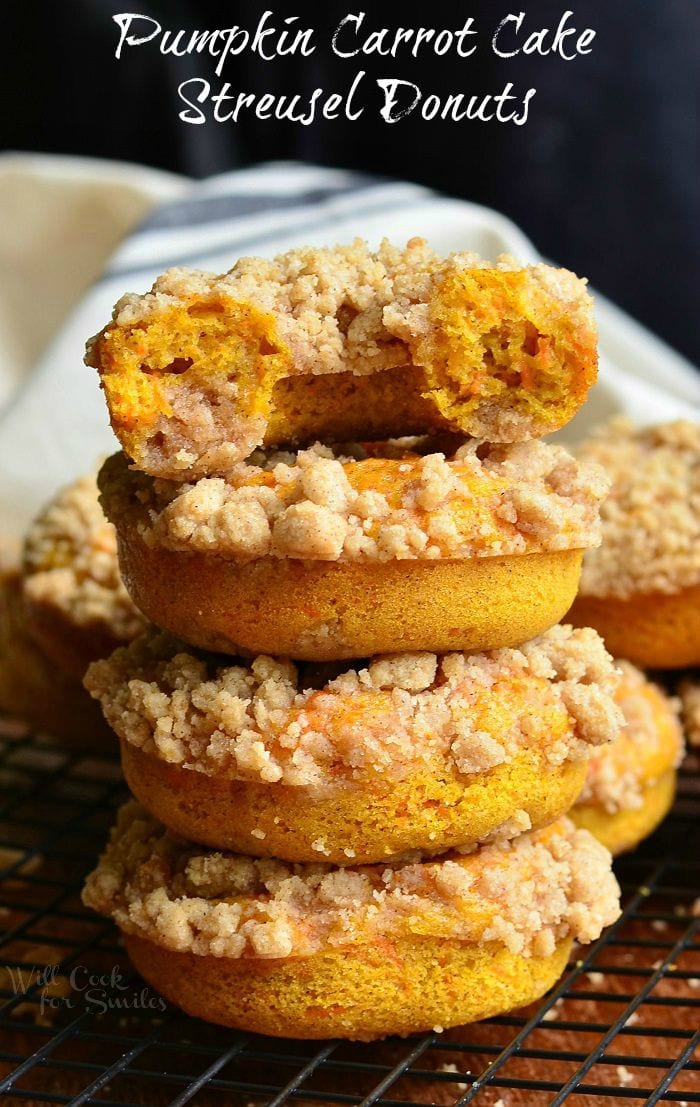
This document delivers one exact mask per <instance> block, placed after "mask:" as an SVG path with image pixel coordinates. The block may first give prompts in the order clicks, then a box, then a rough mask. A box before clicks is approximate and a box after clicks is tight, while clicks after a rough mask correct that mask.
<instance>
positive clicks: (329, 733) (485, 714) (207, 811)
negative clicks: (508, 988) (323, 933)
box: [85, 626, 621, 865]
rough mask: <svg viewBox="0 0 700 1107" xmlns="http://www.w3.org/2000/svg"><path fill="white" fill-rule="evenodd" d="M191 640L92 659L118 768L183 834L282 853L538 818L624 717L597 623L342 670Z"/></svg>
mask: <svg viewBox="0 0 700 1107" xmlns="http://www.w3.org/2000/svg"><path fill="white" fill-rule="evenodd" d="M186 651H187V647H185V646H184V645H183V644H182V643H180V642H177V641H175V640H173V639H172V638H171V637H170V636H169V635H168V634H164V633H161V632H156V631H153V632H151V633H150V634H146V635H144V636H143V637H141V638H139V639H137V640H136V641H135V642H133V643H132V644H131V645H130V646H128V647H125V648H122V649H119V650H117V651H116V653H115V654H114V655H113V656H112V657H111V658H109V659H107V660H104V661H98V662H95V663H94V664H93V665H92V666H91V667H90V669H89V670H88V673H87V675H86V679H85V686H86V688H87V689H88V690H89V691H90V693H91V694H92V695H93V696H94V697H95V698H97V699H99V701H100V703H101V704H102V707H103V710H104V713H105V718H106V719H107V722H108V723H109V724H110V726H112V727H113V728H114V730H115V731H116V733H117V734H118V735H119V737H120V739H121V743H122V764H123V768H124V775H125V777H126V780H127V783H128V785H129V787H130V789H131V791H132V793H133V794H134V795H135V796H136V798H137V799H138V800H139V801H140V802H141V803H142V804H143V806H144V807H145V808H146V809H147V810H148V811H150V812H151V814H153V815H154V816H155V817H157V818H158V819H160V821H161V822H163V823H164V824H165V825H166V826H167V827H168V828H169V829H170V830H171V831H173V832H174V833H176V834H179V835H181V836H182V837H184V838H190V839H191V840H193V841H196V842H201V843H203V844H204V845H208V846H213V847H215V848H221V849H231V850H234V851H237V852H241V853H250V854H256V855H260V856H266V857H282V858H284V859H285V860H290V861H316V860H329V861H332V862H333V863H334V864H338V865H347V864H356V863H365V862H374V861H381V860H383V859H386V858H391V857H395V856H397V855H400V854H404V853H406V852H407V851H409V850H416V849H418V850H421V851H423V852H424V853H440V852H444V851H445V850H448V849H451V848H453V847H457V846H472V845H474V844H476V843H477V842H481V841H483V840H484V839H486V838H488V837H489V836H491V835H495V836H498V837H513V836H515V835H516V834H519V833H521V832H522V831H523V830H524V829H525V830H527V829H529V828H530V827H532V826H534V827H539V826H543V825H546V824H547V823H549V822H551V821H552V820H553V819H555V818H557V817H558V816H559V815H562V814H564V813H565V812H566V811H568V810H569V808H570V807H571V805H572V804H573V803H574V801H575V800H576V798H577V796H578V795H579V793H580V791H581V789H582V787H583V784H584V780H585V776H586V765H587V761H588V758H589V756H590V754H591V751H592V750H594V749H596V748H597V747H598V746H599V745H600V744H601V743H604V742H608V741H610V740H611V739H612V738H613V737H615V735H616V734H617V732H618V730H619V726H620V722H621V716H620V713H619V711H618V710H617V708H616V707H615V704H614V700H613V696H614V691H615V687H616V684H617V672H616V670H615V668H614V666H613V663H612V659H611V658H610V657H609V655H608V654H607V653H606V651H605V649H604V647H603V644H602V642H601V640H600V638H599V637H598V635H597V634H596V632H595V631H592V630H575V631H574V630H572V629H571V628H570V627H561V626H559V627H555V628H553V629H552V630H550V631H548V632H547V633H546V634H544V635H543V636H542V637H541V638H539V639H535V640H534V641H532V642H528V643H526V644H525V645H524V646H522V647H520V649H517V650H514V649H503V650H495V651H493V652H492V653H489V654H473V655H465V654H463V653H451V654H446V655H443V656H442V657H436V655H435V654H430V653H420V654H394V655H388V656H384V657H381V656H378V657H375V658H374V659H372V660H371V661H369V662H368V663H367V664H366V665H363V664H362V663H359V664H358V663H356V667H354V668H347V666H343V665H336V666H333V667H332V666H330V665H326V666H316V667H314V666H309V665H306V666H303V665H300V666H299V667H296V666H295V665H294V664H293V663H292V662H290V661H285V660H279V659H274V658H271V657H265V656H262V657H258V658H256V659H255V660H254V661H253V662H252V663H250V662H248V663H240V662H235V661H234V660H233V659H231V658H224V657H221V656H220V655H219V656H214V655H209V656H206V655H204V656H203V655H199V656H197V655H194V654H193V653H192V652H186Z"/></svg>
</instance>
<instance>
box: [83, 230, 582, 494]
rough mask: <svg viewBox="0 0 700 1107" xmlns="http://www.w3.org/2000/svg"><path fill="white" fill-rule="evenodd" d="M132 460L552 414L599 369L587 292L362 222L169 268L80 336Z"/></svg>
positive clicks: (189, 464) (548, 421)
mask: <svg viewBox="0 0 700 1107" xmlns="http://www.w3.org/2000/svg"><path fill="white" fill-rule="evenodd" d="M86 361H87V363H88V364H89V365H91V366H94V367H96V368H97V369H98V370H99V373H100V377H101V381H102V386H103V388H104V391H105V395H106V398H107V405H108V408H109V413H110V418H111V422H112V427H113V429H114V431H115V433H116V435H117V437H118V439H119V441H120V442H121V444H122V446H123V448H124V450H125V452H126V453H127V454H128V455H129V457H130V458H131V459H132V460H133V461H134V462H135V464H136V467H137V468H138V469H141V470H143V471H144V472H146V473H151V474H152V475H154V476H158V477H165V478H168V479H171V480H193V479H196V478H198V477H203V476H214V475H222V474H226V473H228V472H229V471H230V469H231V466H232V465H234V466H235V464H236V462H238V461H240V460H241V459H242V458H245V457H247V456H248V454H250V453H251V451H252V450H253V449H255V448H256V447H258V446H261V445H265V446H279V445H289V444H297V445H298V444H304V443H308V442H314V441H315V440H316V439H323V440H327V441H336V442H347V441H351V440H352V439H354V438H356V437H363V438H375V439H384V438H391V437H396V436H398V435H404V434H417V433H424V432H427V431H433V432H435V431H444V430H451V431H458V432H461V433H463V434H468V435H472V436H475V437H478V438H485V439H487V440H489V441H494V442H515V441H522V440H524V439H528V438H533V437H538V436H540V435H543V434H546V433H549V432H550V431H554V430H557V429H558V428H559V427H562V426H563V425H564V424H565V423H567V422H568V421H569V419H571V417H572V416H573V415H574V414H575V412H576V411H577V410H578V408H579V407H580V406H581V404H582V403H583V402H584V400H585V398H586V395H587V393H588V390H589V388H590V386H591V385H592V384H593V382H594V380H595V377H596V372H597V352H596V331H595V326H594V323H593V318H592V301H591V298H590V296H589V294H588V292H587V291H586V286H585V282H584V281H582V280H579V278H578V277H576V276H574V274H573V273H569V272H568V271H567V270H565V269H553V268H551V267H550V266H547V265H534V266H528V267H525V268H523V267H521V266H519V265H518V264H517V263H516V262H514V261H513V260H512V259H510V258H501V259H500V260H499V261H498V263H496V264H493V263H491V262H488V261H484V260H483V259H482V258H480V257H478V255H476V254H470V253H461V254H460V253H456V254H451V255H450V256H449V257H447V258H440V257H438V256H437V255H436V254H435V253H434V252H433V251H432V250H431V249H430V248H429V247H428V246H427V244H426V243H425V241H424V240H423V239H420V238H414V239H411V240H410V242H409V243H408V244H407V246H406V247H405V248H403V249H400V248H398V247H395V246H392V245H390V244H389V243H388V242H383V243H382V245H381V246H380V248H379V250H378V251H377V252H376V253H372V252H371V251H370V250H369V249H368V247H367V245H366V244H365V243H364V242H362V241H361V240H359V239H358V240H356V241H355V242H354V243H352V244H351V245H349V246H337V247H335V248H334V249H322V248H317V247H307V248H304V249H295V250H290V251H289V253H287V254H283V255H281V256H280V257H277V258H275V259H274V260H272V261H268V260H264V259H262V258H242V259H241V260H240V261H238V262H237V263H236V265H235V266H234V267H233V269H232V270H231V271H230V272H229V273H225V274H223V275H221V276H217V275H215V274H213V273H205V272H200V271H198V270H192V269H171V270H168V272H166V273H164V274H163V275H162V276H161V277H159V278H158V280H157V281H156V283H155V284H154V286H153V288H152V289H151V291H150V292H148V293H146V295H143V296H137V295H126V296H124V297H123V298H122V299H121V300H120V301H119V302H118V303H117V305H116V307H115V309H114V314H113V318H112V321H111V322H110V323H108V324H107V326H106V327H105V328H104V329H103V330H102V331H101V332H100V333H99V334H98V335H96V336H95V337H94V338H93V339H92V340H91V341H90V342H89V343H88V350H87V357H86Z"/></svg>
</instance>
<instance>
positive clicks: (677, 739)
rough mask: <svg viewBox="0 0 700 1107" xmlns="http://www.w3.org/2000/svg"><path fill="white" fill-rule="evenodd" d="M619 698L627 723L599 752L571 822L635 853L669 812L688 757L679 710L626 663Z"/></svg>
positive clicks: (615, 848) (617, 850) (616, 850)
mask: <svg viewBox="0 0 700 1107" xmlns="http://www.w3.org/2000/svg"><path fill="white" fill-rule="evenodd" d="M618 665H619V666H620V669H621V672H622V679H621V681H620V684H619V686H618V690H617V692H616V694H615V699H616V701H617V703H618V705H619V707H620V708H621V710H622V714H623V718H624V724H623V727H622V731H621V732H620V734H619V736H618V738H616V739H615V740H614V741H613V742H611V743H609V744H608V745H606V746H600V747H599V748H598V749H596V750H594V751H593V753H592V756H591V759H590V761H589V762H588V775H587V779H586V785H585V788H584V790H583V792H582V794H581V797H580V799H579V800H578V803H577V805H576V806H575V807H574V808H573V810H572V811H571V812H570V817H571V818H572V819H573V821H574V822H575V823H576V825H577V826H582V827H585V828H586V830H590V832H591V834H594V835H595V837H596V838H598V840H599V841H601V842H602V843H603V845H605V846H606V847H607V848H608V849H609V850H610V851H611V852H612V853H613V854H618V853H622V852H624V851H625V850H629V849H634V847H635V846H636V845H638V844H639V842H641V841H642V840H643V839H644V838H646V837H647V836H648V835H649V834H651V832H652V831H653V830H655V829H656V827H657V826H658V825H659V823H660V822H661V820H662V819H663V818H664V816H665V815H666V814H667V813H668V811H669V809H670V807H671V804H672V803H673V798H674V795H675V790H676V769H677V768H678V765H679V764H680V762H681V759H682V757H683V735H682V733H681V727H680V722H679V719H678V705H677V703H676V701H674V700H671V699H670V698H669V697H668V696H667V695H665V694H664V693H663V692H662V691H661V689H660V688H659V687H657V685H655V684H652V683H651V681H649V680H647V679H646V677H645V676H644V674H643V673H641V672H640V671H639V669H637V668H635V666H634V665H630V663H629V662H627V661H619V662H618Z"/></svg>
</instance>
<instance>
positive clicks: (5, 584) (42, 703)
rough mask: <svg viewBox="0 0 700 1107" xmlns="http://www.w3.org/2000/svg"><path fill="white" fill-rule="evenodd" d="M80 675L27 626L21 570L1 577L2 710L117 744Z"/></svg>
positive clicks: (82, 741)
mask: <svg viewBox="0 0 700 1107" xmlns="http://www.w3.org/2000/svg"><path fill="white" fill-rule="evenodd" d="M96 708H97V704H94V703H92V702H91V700H90V698H89V696H87V695H86V693H85V689H84V688H83V686H82V684H81V683H80V681H78V680H76V679H75V678H74V677H72V676H69V675H68V674H67V673H65V672H63V670H62V669H60V668H59V666H57V665H55V664H54V663H53V662H52V661H50V660H49V658H48V657H47V656H46V654H45V653H44V652H43V651H42V650H41V649H40V648H39V646H38V645H37V643H36V642H35V640H34V638H33V637H32V636H31V635H30V634H29V633H28V632H27V626H26V611H25V605H24V598H23V595H22V577H21V574H20V573H19V572H7V573H5V574H4V575H3V576H2V577H1V578H0V713H2V714H3V715H8V716H11V717H12V718H14V719H17V720H19V721H21V722H22V723H25V724H26V725H27V726H29V727H31V728H32V729H33V730H38V731H42V732H45V733H47V734H51V735H53V736H54V737H55V738H58V739H59V740H60V741H61V742H62V743H63V744H64V745H71V746H78V747H81V748H90V747H96V748H97V747H99V748H103V747H105V746H106V747H107V748H111V747H113V745H114V735H113V734H112V733H111V731H110V728H109V727H108V726H107V724H106V723H105V720H104V717H103V715H102V713H101V711H100V710H99V708H97V710H96Z"/></svg>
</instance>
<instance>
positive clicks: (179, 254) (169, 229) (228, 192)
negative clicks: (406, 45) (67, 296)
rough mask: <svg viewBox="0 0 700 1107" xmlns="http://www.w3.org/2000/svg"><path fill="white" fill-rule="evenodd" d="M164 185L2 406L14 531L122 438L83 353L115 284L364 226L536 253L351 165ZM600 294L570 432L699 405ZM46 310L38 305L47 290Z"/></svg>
mask: <svg viewBox="0 0 700 1107" xmlns="http://www.w3.org/2000/svg"><path fill="white" fill-rule="evenodd" d="M122 172H123V171H122ZM159 187H160V188H161V193H160V194H161V196H162V195H164V194H165V195H166V196H167V199H165V202H162V203H160V204H158V205H157V206H156V207H155V208H153V209H152V211H151V214H150V215H149V216H147V217H146V219H145V220H144V222H143V223H142V224H141V225H140V226H139V227H138V228H137V229H136V230H134V231H132V232H131V233H130V234H129V235H128V236H127V238H126V239H125V240H124V241H123V242H122V243H121V245H120V246H119V247H118V248H117V250H116V252H115V253H114V254H113V255H112V257H111V260H110V262H109V264H108V266H107V269H106V271H105V272H104V274H103V276H102V278H101V279H100V280H98V281H97V282H96V283H95V284H94V285H93V286H92V287H91V288H90V289H89V291H88V292H87V293H86V294H85V295H84V297H83V299H82V300H81V302H80V303H79V304H78V306H77V307H76V308H75V309H74V310H73V311H72V313H71V314H70V316H69V317H68V319H67V321H66V322H65V323H64V325H63V326H62V328H61V330H60V331H59V333H58V334H57V335H56V336H55V338H54V339H53V341H52V342H51V343H50V345H49V347H48V349H47V350H46V352H45V353H44V355H43V356H42V357H41V358H40V359H39V362H38V364H37V365H36V367H35V369H34V370H33V372H31V373H30V374H29V376H28V377H27V379H26V380H25V381H24V383H23V384H22V385H21V387H20V388H19V390H17V391H16V393H15V395H14V396H13V397H12V399H11V401H10V402H9V404H7V405H6V406H5V408H4V410H2V412H1V414H0V535H1V536H2V537H3V539H4V540H5V542H7V541H8V540H12V539H16V538H17V536H19V535H20V534H21V533H22V531H23V530H24V528H25V527H26V525H27V523H28V522H29V520H30V519H31V517H32V516H33V515H34V514H35V513H36V511H37V510H38V508H39V507H40V506H41V504H42V503H43V502H44V501H45V500H46V499H47V498H48V497H50V496H51V494H52V493H53V491H54V490H55V489H56V487H57V486H58V485H60V484H62V483H65V482H66V481H68V480H70V479H71V478H73V477H74V476H75V475H77V474H78V473H80V472H84V471H86V470H89V469H90V468H91V467H92V466H93V465H94V464H95V462H96V460H97V459H98V458H99V457H100V456H102V455H104V454H107V453H109V452H111V451H112V450H114V449H115V445H116V444H115V439H114V437H113V435H112V433H111V431H110V429H109V425H108V421H107V412H106V407H105V403H104V400H103V398H102V395H101V393H100V389H99V386H98V380H97V374H96V372H95V371H94V370H93V369H88V368H86V367H85V366H84V365H83V361H82V358H83V350H84V345H85V340H86V339H87V338H88V337H89V336H90V335H92V334H94V333H95V332H97V331H98V330H99V329H100V328H101V327H102V326H103V325H104V324H105V323H106V321H107V320H108V319H109V317H110V314H111V309H112V306H113V304H114V302H115V300H117V299H118V298H119V296H121V295H122V294H123V293H124V292H126V291H134V292H145V291H146V290H147V289H148V288H149V287H150V285H151V283H152V282H153V280H154V278H155V277H156V276H157V274H158V273H160V272H161V271H162V270H163V269H165V268H167V267H169V266H177V265H188V266H197V267H201V268H204V269H210V270H214V271H217V272H220V271H223V270H225V269H228V268H230V267H231V265H232V264H233V263H234V261H235V260H236V258H237V257H239V256H241V255H243V254H261V255H264V256H271V255H273V254H276V253H278V252H280V251H282V250H286V249H289V248H290V247H292V246H297V245H301V244H303V243H311V244H314V245H316V244H318V245H321V244H333V243H335V242H342V241H347V240H349V239H352V238H353V237H354V236H356V235H359V236H362V237H363V238H366V239H368V240H369V241H370V243H371V244H373V245H376V244H377V243H378V242H379V240H380V239H381V238H382V237H385V236H386V237H388V238H391V239H393V240H394V241H397V242H403V241H406V240H407V239H408V238H410V237H412V236H413V235H417V234H420V235H422V236H424V237H425V238H427V239H428V241H429V242H430V243H431V245H433V246H434V247H435V248H436V249H437V250H440V251H444V252H446V251H450V250H476V251H478V252H479V253H480V254H482V255H484V256H485V257H488V258H495V257H496V256H497V255H498V254H500V253H510V254H513V255H514V256H516V257H517V258H518V259H520V260H522V261H524V262H531V261H536V260H538V258H539V255H538V253H537V251H536V249H535V247H534V246H533V245H532V243H531V242H530V241H529V240H528V239H527V238H526V237H525V235H523V233H522V232H521V231H520V230H519V229H518V227H516V226H515V225H514V224H513V223H511V222H510V221H509V220H508V219H506V218H505V217H504V216H502V215H500V214H499V213H498V212H496V211H492V210H491V209H489V208H485V207H481V206H479V205H477V204H471V203H467V202H465V201H461V200H451V199H447V198H445V197H442V196H439V195H437V194H435V193H433V192H431V191H429V190H428V189H425V188H421V187H419V186H417V185H411V184H406V183H402V182H396V181H383V180H378V179H376V178H370V177H366V176H363V175H360V174H355V173H351V172H346V171H344V170H333V169H319V168H316V167H310V166H304V165H298V164H295V163H272V164H267V165H262V166H259V167H256V168H252V169H246V170H243V171H238V172H233V173H226V174H223V175H221V176H217V177H212V178H210V179H208V180H206V181H203V182H196V183H192V182H183V181H182V180H181V179H177V180H175V179H171V178H169V179H168V180H167V181H165V182H163V181H159ZM154 192H155V193H156V194H157V192H158V189H154ZM611 248H612V247H611ZM65 265H66V266H67V267H69V266H70V254H69V253H68V254H67V256H66V258H65ZM596 303H597V318H598V324H599V329H600V346H601V355H602V356H601V374H600V381H599V383H598V384H597V385H596V387H595V388H594V390H593V392H592V394H591V398H590V400H589V403H588V404H587V405H586V407H585V410H584V411H583V412H581V413H580V414H579V415H578V416H577V417H576V419H575V420H574V421H573V423H572V424H570V427H569V428H567V433H566V436H567V437H568V438H569V439H573V440H575V439H576V437H578V436H580V435H581V433H583V431H585V430H586V429H587V428H588V427H589V426H591V425H592V424H594V423H596V422H599V421H600V420H601V419H603V418H606V417H608V416H609V415H611V414H613V413H615V412H626V413H627V414H629V415H630V416H631V417H632V418H633V419H635V420H637V421H638V422H640V423H645V422H655V421H660V420H664V419H671V418H675V417H678V416H686V417H689V418H700V375H698V374H697V372H696V371H695V370H694V369H693V367H692V366H691V365H690V364H689V363H688V362H686V361H685V360H684V359H683V358H682V357H680V356H679V355H678V354H676V353H674V352H673V351H672V350H671V349H670V348H669V347H668V346H666V345H665V344H664V343H663V342H661V341H660V340H659V339H657V338H655V337H654V336H653V335H652V334H651V333H650V332H649V331H647V330H645V329H644V328H643V327H642V326H640V325H639V324H638V323H635V322H634V321H633V320H632V319H630V318H629V317H628V316H627V315H625V314H624V313H623V312H622V311H620V310H619V309H617V308H616V307H614V306H613V305H612V304H610V303H608V302H607V301H606V300H604V299H603V298H602V297H600V296H597V297H596ZM36 310H37V312H39V313H41V304H40V303H39V304H37V305H36Z"/></svg>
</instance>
